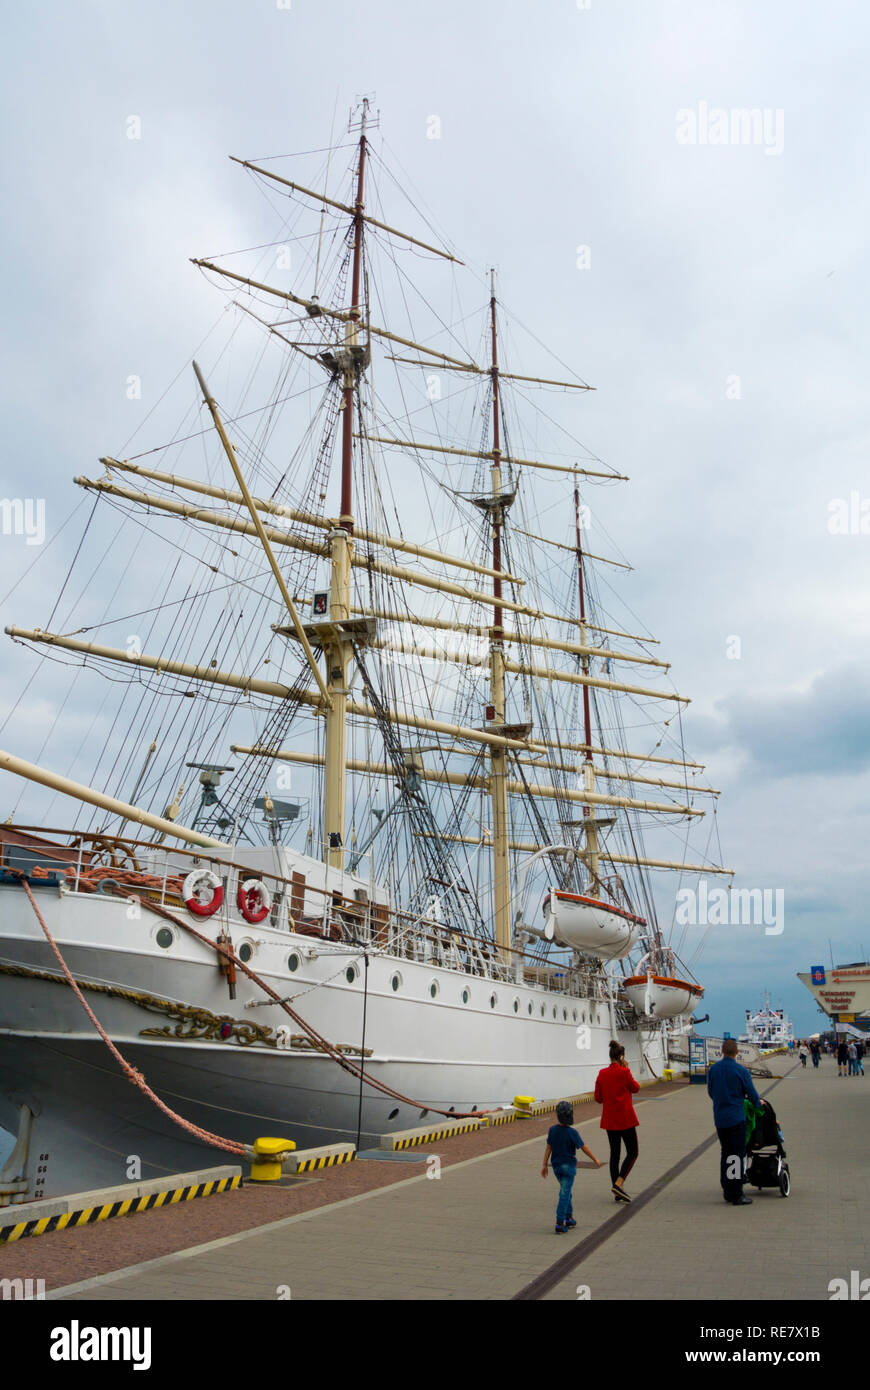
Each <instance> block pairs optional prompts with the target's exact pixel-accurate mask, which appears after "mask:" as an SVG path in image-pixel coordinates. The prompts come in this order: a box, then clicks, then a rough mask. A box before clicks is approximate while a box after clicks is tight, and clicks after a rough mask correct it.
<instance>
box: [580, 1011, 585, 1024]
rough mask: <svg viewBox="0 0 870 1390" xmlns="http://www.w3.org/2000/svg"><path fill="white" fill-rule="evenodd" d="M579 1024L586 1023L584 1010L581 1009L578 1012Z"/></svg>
mask: <svg viewBox="0 0 870 1390" xmlns="http://www.w3.org/2000/svg"><path fill="white" fill-rule="evenodd" d="M580 1022H581V1023H585V1022H586V1010H585V1009H581V1010H580Z"/></svg>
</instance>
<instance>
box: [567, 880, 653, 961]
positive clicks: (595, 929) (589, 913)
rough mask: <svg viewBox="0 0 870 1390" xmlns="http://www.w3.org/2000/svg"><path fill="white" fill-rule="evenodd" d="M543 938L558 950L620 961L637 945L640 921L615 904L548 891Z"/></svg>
mask: <svg viewBox="0 0 870 1390" xmlns="http://www.w3.org/2000/svg"><path fill="white" fill-rule="evenodd" d="M544 914H545V916H546V919H547V920H546V924H545V926H544V936H545V937H546V938H547V940H548V941H555V942H556V943H557V944H558V945H559V946H570V947H571V949H572V950H575V951H588V952H589V953H590V954H591V955H596V956H600V957H601V958H602V959H603V960H621V959H622V957H623V956H627V955H628V953H629V951H630V950H631V949H632V947H633V946H634V944H635V942H636V941H637V938H638V935H639V934H640V929H641V927H645V926H646V922H645V921H644V919H643V918H642V917H635V915H634V913H632V912H627V911H626V909H625V908H624V907H617V906H616V904H615V903H604V902H600V901H599V899H598V898H587V897H584V896H583V895H582V894H580V893H566V892H564V891H563V890H562V889H561V888H551V889H550V896H549V898H548V900H547V902H546V904H545V906H544Z"/></svg>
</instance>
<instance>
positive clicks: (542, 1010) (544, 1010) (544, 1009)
mask: <svg viewBox="0 0 870 1390" xmlns="http://www.w3.org/2000/svg"><path fill="white" fill-rule="evenodd" d="M546 1012H547V1010H546V1007H545V1006H544V1005H543V1004H542V1005H541V1018H543V1017H544V1014H545V1013H546Z"/></svg>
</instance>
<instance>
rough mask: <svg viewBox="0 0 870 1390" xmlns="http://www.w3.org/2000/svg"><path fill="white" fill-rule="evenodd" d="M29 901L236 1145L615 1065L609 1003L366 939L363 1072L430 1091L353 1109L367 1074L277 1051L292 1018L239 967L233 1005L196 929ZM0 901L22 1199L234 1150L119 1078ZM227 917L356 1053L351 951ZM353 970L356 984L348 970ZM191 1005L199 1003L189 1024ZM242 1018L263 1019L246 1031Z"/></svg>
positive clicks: (134, 1047) (494, 1099) (194, 1115)
mask: <svg viewBox="0 0 870 1390" xmlns="http://www.w3.org/2000/svg"><path fill="white" fill-rule="evenodd" d="M36 896H37V902H38V904H39V907H40V911H41V912H42V914H43V916H44V917H45V920H46V923H47V925H48V927H49V930H50V931H51V933H52V935H53V936H54V937H55V939H56V940H57V942H58V945H59V947H60V949H61V951H62V953H63V955H64V958H65V960H66V961H67V964H68V965H69V968H70V969H71V970H72V972H73V974H74V976H75V977H76V979H77V980H78V981H80V982H89V983H91V984H92V985H97V986H99V987H98V988H96V989H94V988H90V989H85V997H86V998H87V1000H88V1003H89V1004H90V1006H91V1008H92V1009H93V1010H94V1012H95V1013H96V1015H97V1017H98V1018H99V1019H100V1022H101V1023H102V1025H103V1027H104V1028H105V1029H106V1031H107V1032H108V1033H109V1035H110V1036H111V1037H112V1039H113V1041H114V1042H115V1043H116V1045H117V1046H118V1047H119V1049H120V1051H121V1053H122V1054H123V1055H124V1056H125V1058H127V1060H128V1061H129V1062H131V1063H132V1065H133V1066H135V1067H136V1068H137V1069H139V1070H140V1071H141V1072H142V1073H143V1074H144V1076H145V1078H146V1080H147V1081H148V1083H149V1085H151V1086H152V1087H153V1089H154V1090H155V1091H156V1092H157V1093H158V1095H160V1097H161V1098H162V1099H163V1100H164V1101H165V1102H166V1103H167V1104H168V1105H169V1106H170V1107H171V1108H172V1109H174V1110H175V1111H177V1112H178V1113H179V1114H181V1115H182V1116H184V1118H185V1119H188V1120H191V1121H193V1122H194V1123H195V1124H198V1125H200V1126H202V1127H204V1128H207V1129H208V1130H210V1131H211V1132H212V1133H214V1134H218V1135H221V1136H223V1137H226V1138H229V1139H234V1140H242V1141H243V1142H251V1141H252V1140H253V1139H255V1138H256V1137H257V1136H259V1135H270V1136H271V1135H276V1136H286V1137H287V1138H290V1139H293V1140H294V1141H295V1142H296V1144H297V1147H299V1148H302V1147H307V1146H309V1145H312V1144H317V1143H320V1142H323V1141H324V1139H325V1138H327V1137H329V1138H333V1139H334V1138H341V1139H350V1140H352V1141H355V1140H356V1137H357V1128H358V1125H360V1126H361V1132H362V1143H363V1145H365V1144H366V1143H371V1142H373V1141H374V1140H375V1139H376V1137H377V1136H380V1135H382V1134H387V1133H389V1132H390V1131H392V1130H396V1129H403V1128H408V1127H409V1126H411V1125H415V1124H420V1123H425V1122H426V1121H427V1119H428V1120H431V1121H433V1122H434V1121H435V1120H436V1119H437V1118H438V1116H437V1115H435V1114H431V1115H426V1114H425V1111H426V1110H427V1109H430V1108H431V1109H433V1110H434V1109H435V1108H437V1109H439V1110H448V1111H449V1110H453V1111H455V1112H456V1113H461V1112H463V1111H468V1110H471V1109H473V1108H475V1107H476V1108H478V1109H486V1108H489V1107H494V1106H498V1105H505V1104H508V1103H510V1101H511V1100H512V1099H513V1097H514V1096H515V1095H516V1094H519V1093H522V1094H532V1095H535V1096H536V1097H539V1098H548V1099H549V1098H553V1097H557V1096H563V1095H572V1094H577V1093H579V1092H583V1091H588V1090H591V1089H592V1087H593V1085H594V1081H595V1076H596V1074H597V1072H598V1070H599V1069H600V1068H601V1067H602V1066H604V1065H606V1063H607V1044H608V1042H609V1040H610V1038H611V1037H612V1036H613V1017H612V1014H611V1007H612V1006H611V1005H610V1004H609V1003H608V1002H607V1001H606V1000H605V999H603V998H602V999H597V1000H590V999H586V998H578V997H574V996H571V995H569V994H566V993H564V992H560V991H557V990H553V989H548V988H545V987H543V986H542V985H540V984H530V983H528V982H525V981H516V980H511V981H505V980H498V981H497V980H492V979H488V978H485V977H482V976H475V975H470V974H467V973H464V972H461V971H458V970H451V969H447V968H445V967H443V966H438V965H435V964H433V963H431V962H426V961H419V960H409V959H407V958H404V957H398V956H396V955H387V954H386V953H371V954H370V957H369V960H370V964H369V971H368V1000H367V1009H366V1037H365V1046H366V1051H367V1054H368V1053H370V1055H367V1057H366V1069H367V1071H368V1072H369V1073H370V1074H371V1075H372V1076H374V1077H377V1078H378V1079H380V1080H382V1081H385V1082H387V1083H388V1084H389V1085H390V1086H391V1087H393V1088H394V1089H396V1090H398V1091H400V1092H402V1093H403V1094H404V1095H406V1096H408V1097H412V1098H414V1099H415V1100H417V1101H419V1105H414V1106H411V1105H408V1104H406V1103H404V1102H400V1101H394V1100H392V1099H391V1098H390V1097H387V1096H383V1095H382V1094H380V1093H378V1092H376V1091H373V1090H372V1089H371V1088H370V1087H366V1086H364V1087H363V1097H362V1110H361V1113H360V1110H359V1105H360V1100H359V1097H360V1086H359V1081H358V1079H357V1078H356V1077H353V1076H351V1075H350V1074H349V1073H347V1072H345V1071H344V1070H343V1069H342V1068H341V1067H340V1066H339V1065H338V1064H337V1063H336V1062H335V1061H334V1060H333V1059H332V1058H330V1057H327V1056H324V1055H323V1054H319V1053H317V1052H312V1051H310V1050H303V1049H300V1048H299V1047H297V1046H285V1047H282V1046H280V1045H277V1044H278V1042H279V1041H280V1040H279V1039H278V1038H277V1036H276V1032H277V1029H279V1028H282V1029H283V1028H285V1027H286V1028H287V1029H288V1031H289V1032H292V1033H295V1032H297V1029H296V1026H295V1025H294V1024H293V1022H292V1020H291V1019H289V1018H288V1016H287V1014H286V1013H285V1012H284V1011H283V1010H282V1009H281V1008H280V1007H279V1006H278V1005H275V1004H272V1003H268V1004H265V1005H264V1006H262V1007H256V1008H246V1007H245V1006H246V1004H248V1003H250V1002H253V1001H254V1000H262V999H263V995H262V993H261V991H259V990H258V989H257V987H256V986H255V985H254V984H253V983H252V982H250V981H249V980H248V979H247V978H246V977H245V976H243V975H241V974H240V976H239V980H238V985H237V998H236V999H235V1000H234V1001H232V1000H230V998H229V997H228V988H227V984H226V981H225V980H224V979H223V977H222V976H221V974H220V972H219V970H218V968H217V966H216V964H215V955H214V952H213V950H211V949H210V948H208V947H206V946H205V945H203V944H201V943H200V942H198V941H196V940H195V939H194V938H192V937H190V936H189V935H187V934H186V933H184V932H178V934H177V937H176V939H175V941H174V942H173V944H172V946H171V947H170V948H169V949H168V950H163V949H161V948H160V947H159V946H158V945H157V944H156V939H155V938H156V933H157V931H158V930H160V929H161V928H165V926H166V922H165V919H163V918H161V917H158V916H156V915H155V914H153V913H151V912H149V911H148V908H147V905H143V907H142V909H141V913H140V915H139V917H138V919H135V920H130V917H129V908H128V904H127V903H126V902H125V901H123V900H119V899H117V898H114V897H110V896H106V897H101V896H95V895H93V894H77V893H64V894H63V895H58V893H57V890H56V889H42V890H41V891H37V894H36ZM0 913H2V916H0V958H2V959H0V1072H2V1077H3V1083H2V1095H0V1125H2V1126H3V1127H4V1128H6V1129H9V1130H12V1131H14V1130H15V1129H16V1127H17V1125H18V1120H19V1115H20V1107H21V1106H26V1107H28V1109H29V1110H30V1111H31V1112H32V1114H33V1120H32V1126H31V1131H30V1134H29V1141H28V1144H27V1156H26V1159H24V1160H23V1161H22V1160H20V1159H19V1167H20V1168H21V1172H22V1173H23V1177H24V1179H25V1182H24V1185H23V1186H21V1185H19V1187H18V1190H17V1192H16V1194H15V1200H19V1201H20V1200H22V1199H23V1197H24V1196H27V1197H30V1198H32V1197H34V1196H42V1195H44V1196H51V1195H56V1194H61V1193H64V1192H70V1191H77V1190H83V1189H86V1188H88V1187H93V1186H97V1185H101V1184H112V1185H115V1184H119V1183H123V1182H124V1181H126V1180H127V1179H128V1178H130V1177H131V1176H137V1175H141V1176H142V1177H150V1176H158V1175H160V1174H163V1173H166V1172H178V1171H185V1170H190V1169H192V1168H196V1167H197V1166H202V1165H204V1164H212V1163H218V1162H222V1161H227V1159H226V1155H225V1154H224V1153H223V1151H221V1150H218V1149H215V1148H211V1147H209V1146H207V1145H205V1144H204V1143H200V1141H198V1140H197V1139H195V1138H194V1137H192V1136H189V1135H187V1134H186V1133H185V1132H184V1131H182V1130H181V1129H179V1128H178V1127H177V1126H176V1125H174V1124H173V1123H172V1122H171V1121H169V1120H168V1119H166V1118H165V1117H164V1116H163V1115H162V1114H161V1113H160V1112H159V1111H158V1110H157V1109H156V1107H155V1106H154V1105H153V1104H152V1102H151V1101H150V1100H148V1098H147V1097H146V1096H145V1095H144V1093H143V1092H142V1091H141V1090H139V1089H137V1088H136V1087H135V1086H134V1085H132V1084H131V1083H130V1082H129V1081H128V1080H127V1079H126V1078H125V1077H124V1075H123V1074H122V1072H121V1070H120V1068H119V1067H118V1064H117V1063H116V1062H115V1060H114V1059H113V1058H112V1056H111V1055H110V1053H109V1051H108V1049H107V1047H106V1046H105V1043H104V1042H103V1041H102V1039H101V1038H100V1037H99V1035H98V1034H97V1032H96V1030H95V1029H94V1027H93V1024H92V1023H91V1021H90V1020H89V1019H88V1018H87V1016H86V1014H85V1013H84V1010H83V1009H82V1007H81V1004H80V1003H79V1001H78V1000H77V999H76V997H75V995H74V994H73V992H72V990H71V989H70V988H69V987H68V986H67V985H66V984H65V983H63V982H58V979H57V977H58V976H59V970H58V966H57V961H56V959H55V957H54V955H53V953H52V952H51V950H50V947H49V946H48V943H47V942H46V940H45V937H44V935H43V932H42V929H41V927H40V925H39V922H38V921H37V918H36V915H35V914H34V912H33V910H32V907H31V905H30V903H29V901H28V900H27V898H26V896H25V894H24V892H23V891H22V890H21V889H20V888H14V887H12V886H9V887H6V888H3V889H0ZM196 925H197V929H198V930H202V931H203V932H204V934H206V935H210V936H212V937H213V936H214V935H215V934H216V933H217V930H218V926H217V922H216V919H211V920H209V921H208V922H207V923H206V924H205V925H203V923H202V922H201V921H198V922H197V924H196ZM230 929H231V933H232V937H233V943H234V947H235V949H236V951H238V949H239V946H240V945H241V944H242V942H243V941H248V942H250V943H251V944H252V946H253V956H252V958H251V961H250V965H251V968H252V969H254V970H255V971H256V972H257V973H258V974H259V975H261V976H262V978H263V979H264V980H265V981H266V982H267V983H268V984H269V985H270V986H271V987H272V988H273V989H275V990H276V991H277V992H278V993H279V994H280V995H281V996H282V997H288V996H295V997H294V999H293V1001H292V1002H293V1007H295V1008H296V1009H297V1011H298V1012H299V1013H300V1014H301V1015H302V1016H303V1017H304V1018H305V1020H306V1021H307V1022H308V1023H309V1024H311V1025H312V1026H313V1027H314V1028H316V1029H317V1030H318V1032H319V1033H321V1034H322V1035H323V1036H324V1037H326V1038H327V1039H328V1040H329V1041H330V1042H331V1043H333V1044H342V1045H344V1046H345V1047H348V1048H354V1049H357V1051H356V1053H355V1054H353V1053H352V1054H351V1055H355V1056H356V1057H357V1058H358V1055H359V1053H358V1048H359V1045H360V1041H361V1035H362V1015H363V973H362V964H363V961H362V956H361V953H360V951H359V950H358V949H354V948H353V947H350V946H338V945H334V946H333V945H329V944H328V943H325V942H323V941H320V940H317V939H312V938H311V937H310V936H303V935H301V934H297V933H294V932H290V931H287V930H280V929H276V928H273V927H271V926H268V925H266V924H261V925H259V926H257V927H249V926H247V925H246V924H244V923H242V922H240V921H231V922H230ZM291 955H293V956H296V957H297V958H298V962H299V964H298V968H297V969H296V970H295V971H291V970H290V968H289V965H288V960H289V957H290V956H291ZM354 964H355V965H356V966H357V968H358V973H357V975H356V977H355V979H354V980H353V981H352V982H351V981H349V980H348V979H347V978H346V974H345V972H346V970H347V969H348V968H350V967H352V966H353V965H354ZM46 975H49V976H51V977H52V978H50V979H47V978H45V976H46ZM396 976H398V977H399V978H398V984H397V988H395V989H394V988H393V980H394V978H395V977H396ZM433 986H434V987H435V996H434V997H433V996H432V993H431V990H432V987H433ZM463 992H467V995H468V998H467V1002H464V1000H463ZM172 1001H176V1003H175V1005H173V1002H172ZM194 1008H195V1009H198V1010H200V1011H204V1012H200V1014H199V1016H198V1017H197V1018H194V1017H192V1009H194ZM221 1018H229V1019H231V1020H232V1021H233V1023H234V1025H235V1026H236V1031H235V1032H234V1034H233V1035H232V1036H231V1037H229V1038H227V1039H221V1038H220V1036H219V1028H218V1021H219V1020H220V1019H221ZM250 1025H254V1026H255V1028H258V1029H261V1030H263V1032H262V1033H261V1034H260V1035H258V1036H257V1037H256V1038H255V1040H254V1041H251V1042H248V1043H245V1042H243V1041H241V1038H242V1037H244V1036H245V1034H246V1031H247V1029H248V1028H249V1026H250ZM581 1026H583V1028H584V1030H588V1031H580V1032H578V1029H581ZM197 1034H198V1035H199V1036H197ZM618 1036H619V1037H620V1040H621V1041H622V1042H623V1044H624V1045H625V1047H626V1055H627V1060H628V1062H629V1065H630V1066H631V1067H632V1070H633V1071H634V1073H635V1075H636V1076H637V1077H638V1079H639V1080H650V1079H652V1078H653V1076H655V1075H659V1074H660V1073H661V1069H662V1066H663V1065H664V1064H665V1059H664V1056H663V1052H662V1047H663V1043H662V1035H661V1034H660V1033H658V1034H655V1035H652V1036H650V1035H648V1034H646V1033H645V1032H641V1033H638V1032H636V1031H633V1030H631V1029H626V1030H624V1031H622V1032H620V1033H619V1034H618ZM131 1165H132V1167H131ZM11 1176H12V1174H11V1172H10V1169H9V1166H8V1165H7V1168H6V1170H5V1174H4V1180H2V1181H0V1189H4V1188H5V1189H6V1191H7V1194H8V1193H9V1192H10V1191H11V1188H10V1183H9V1181H8V1180H9V1178H10V1177H11ZM2 1200H9V1196H8V1195H7V1197H6V1198H5V1199H4V1198H2V1197H0V1201H2Z"/></svg>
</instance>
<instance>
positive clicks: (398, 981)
mask: <svg viewBox="0 0 870 1390" xmlns="http://www.w3.org/2000/svg"><path fill="white" fill-rule="evenodd" d="M401 983H402V977H401V975H398V974H396V975H394V976H393V978H392V979H391V980H390V987H391V989H392V991H393V993H394V994H395V993H396V991H397V990H398V988H399V985H400V984H401Z"/></svg>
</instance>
